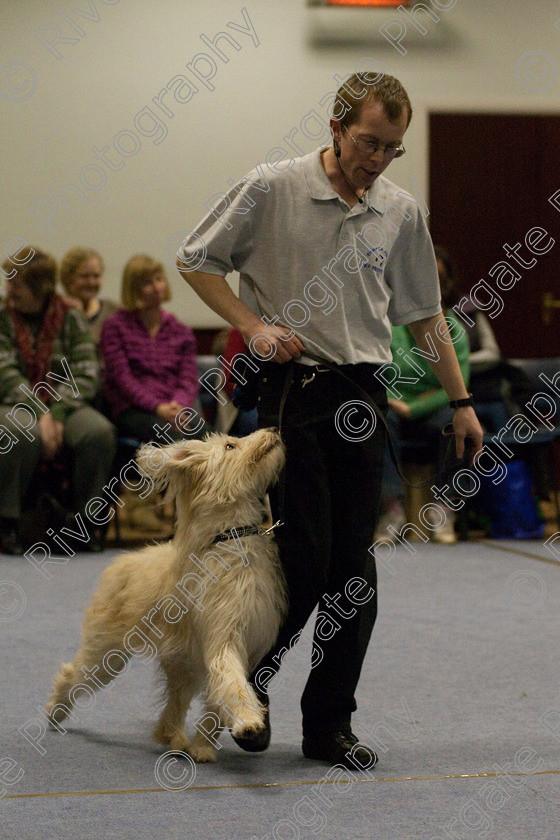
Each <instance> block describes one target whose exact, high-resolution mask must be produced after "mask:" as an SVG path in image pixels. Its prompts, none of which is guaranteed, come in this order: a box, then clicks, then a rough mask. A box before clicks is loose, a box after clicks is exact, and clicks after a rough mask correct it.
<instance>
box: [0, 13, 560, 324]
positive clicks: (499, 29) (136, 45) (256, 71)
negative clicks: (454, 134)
mask: <svg viewBox="0 0 560 840" xmlns="http://www.w3.org/2000/svg"><path fill="white" fill-rule="evenodd" d="M426 3H427V4H428V6H429V8H431V10H432V15H433V16H435V17H438V18H439V20H438V21H433V20H431V19H430V18H428V16H427V15H426V14H422V15H419V16H418V17H417V18H415V20H416V24H417V26H420V25H421V23H423V24H425V27H426V29H428V32H427V34H422V33H421V32H419V31H417V28H415V27H414V25H413V24H412V22H411V20H410V19H408V20H407V19H406V17H402V16H400V15H399V14H398V13H397V12H395V11H394V10H393V11H391V12H388V13H384V12H380V11H379V10H354V11H344V10H338V9H318V8H307V7H306V6H305V2H304V0H238V1H237V0H235V1H233V0H204V2H202V0H198V2H195V0H160V2H153V0H117V2H115V0H105V2H103V0H89V2H88V0H42V2H40V3H38V2H34V0H2V3H1V4H0V44H1V51H0V56H1V58H0V125H1V126H2V128H1V139H0V159H1V167H2V200H1V202H0V252H1V253H2V255H4V254H5V253H6V250H7V248H8V247H9V243H10V241H11V240H13V239H14V238H17V237H19V238H21V239H23V240H25V241H26V242H28V243H30V244H32V245H36V246H38V247H41V248H43V249H45V250H48V251H50V252H51V253H52V254H54V256H55V257H57V258H60V257H61V256H62V255H63V254H64V253H65V251H66V250H67V249H68V248H70V247H72V246H74V245H78V244H84V245H89V246H92V247H95V248H97V249H98V250H100V251H101V252H102V253H103V254H104V256H105V258H106V263H107V274H106V292H107V294H108V295H109V296H112V297H117V298H118V295H119V288H120V273H121V270H122V266H123V264H124V262H125V261H126V259H127V258H128V257H129V256H131V255H132V254H133V253H136V252H138V251H144V252H148V253H150V254H152V255H154V256H156V257H158V258H160V259H162V260H166V261H167V262H168V264H169V265H170V268H169V272H170V276H171V277H172V280H173V289H174V298H173V300H172V302H171V304H170V308H171V309H172V310H173V311H175V312H176V313H177V314H179V315H180V316H181V317H182V318H184V319H185V320H186V321H188V322H190V323H191V324H192V325H194V326H205V325H216V324H218V323H219V320H218V319H217V318H216V316H214V315H213V313H211V312H210V311H209V310H207V309H206V307H205V306H204V305H203V304H202V303H200V302H199V301H198V299H197V298H196V297H195V296H194V294H193V293H192V292H191V291H190V290H189V289H187V288H186V286H185V284H184V283H183V282H182V281H181V279H180V278H179V277H178V275H177V276H175V273H174V269H173V268H172V267H171V262H170V261H171V257H170V253H171V252H172V250H173V249H172V247H171V245H170V242H174V241H176V240H177V239H178V238H180V236H181V234H182V233H183V232H188V231H190V230H191V229H192V228H193V226H194V225H195V224H196V222H197V221H198V220H199V219H200V218H201V216H202V215H203V214H204V212H205V207H204V204H205V202H206V201H208V200H209V198H210V197H211V196H212V195H214V194H215V193H218V192H222V191H224V190H226V189H227V188H228V181H230V180H232V179H237V178H239V177H240V176H241V175H243V174H244V173H245V172H246V171H247V170H248V169H250V168H251V167H253V166H254V165H255V164H256V163H257V162H258V161H263V160H265V159H266V156H267V154H268V153H269V151H270V150H271V149H273V148H274V147H277V146H283V147H284V148H287V147H286V144H285V141H283V138H284V137H285V136H287V135H289V134H290V133H291V132H292V130H293V129H295V128H297V129H298V133H297V134H293V133H292V138H293V139H294V140H295V141H296V142H298V143H300V145H301V148H302V149H303V151H305V152H307V151H310V150H311V149H313V148H314V147H315V146H316V145H318V142H319V141H316V140H313V139H312V138H310V137H305V136H304V134H303V133H302V127H301V123H302V120H304V118H305V116H306V115H309V114H310V112H311V111H312V110H314V111H315V112H316V113H317V114H318V115H320V116H321V117H324V116H325V113H326V105H321V104H320V102H321V99H322V98H323V97H324V96H325V95H326V94H327V93H328V92H329V91H332V90H334V89H335V88H336V86H337V83H336V81H335V80H334V78H333V77H334V74H337V73H338V74H345V73H349V72H352V71H353V70H354V69H355V68H356V67H357V66H358V64H359V63H360V62H363V61H365V60H366V59H371V63H370V64H369V65H368V64H367V62H366V64H365V65H362V66H369V67H373V66H379V67H380V68H382V69H383V70H384V71H385V72H388V73H391V74H393V75H396V76H397V77H399V78H400V79H401V81H402V82H403V83H404V85H405V87H406V88H407V90H408V92H409V94H410V97H411V99H412V102H413V106H414V108H415V117H414V119H413V122H412V125H411V127H410V129H409V131H408V134H407V136H406V140H405V145H406V146H407V149H408V150H409V151H408V154H407V155H405V157H404V158H402V160H398V161H395V162H394V163H393V164H392V166H391V169H390V170H389V173H388V174H389V176H390V177H392V178H393V180H395V181H396V182H397V183H399V184H400V185H402V186H403V187H404V188H405V189H408V190H411V189H417V188H419V189H420V190H421V191H422V192H423V193H424V195H426V193H427V161H428V148H427V126H426V118H427V113H428V111H429V110H430V109H440V110H441V109H453V110H455V109H460V110H469V109H476V110H496V111H503V110H514V111H521V112H523V111H529V112H535V111H547V112H548V111H555V110H556V109H558V108H559V106H558V103H559V101H560V89H559V88H560V81H559V79H558V78H557V76H556V73H557V69H558V67H560V8H559V7H558V4H557V2H555V0H531V1H530V2H520V0H492V2H489V0H455V2H453V0H431V3H430V2H429V0H426ZM243 9H245V13H244V12H243ZM77 10H81V12H82V15H80V14H79V13H78V11H77ZM97 18H98V19H97ZM399 19H400V20H401V24H400V26H399V24H397V23H396V22H395V21H396V20H399ZM555 24H557V25H556V26H555ZM405 25H406V33H405V34H403V35H402V39H401V40H400V42H399V43H398V44H397V43H395V41H396V40H397V36H399V35H401V33H402V32H403V31H404V26H405ZM384 26H385V32H386V33H387V35H390V36H392V37H393V42H390V41H389V40H388V39H387V38H386V37H384V36H383V34H382V33H381V31H380V29H381V28H382V27H384ZM242 29H244V30H248V31H241V30H242ZM220 31H224V32H227V33H229V34H230V35H231V36H233V38H234V39H235V41H236V42H237V44H238V46H239V49H238V50H236V49H235V48H234V46H233V45H232V44H231V43H227V42H226V41H225V40H222V41H221V42H219V43H218V44H217V46H218V48H220V49H221V50H222V51H223V53H224V55H225V56H226V57H227V58H228V61H227V63H226V62H225V61H224V60H222V59H221V58H219V57H218V56H217V55H215V53H213V51H212V48H211V47H210V46H208V44H207V43H205V42H204V40H203V39H202V38H201V35H204V36H207V37H208V38H213V36H214V35H215V34H216V33H218V32H220ZM60 39H62V41H60ZM57 41H58V42H57ZM257 41H258V44H257V43H256V42H257ZM55 42H57V43H55ZM197 56H198V57H197ZM204 56H210V57H212V59H213V64H214V67H215V75H214V77H213V79H212V80H210V81H209V82H208V85H210V86H213V87H214V90H210V89H209V87H208V86H206V85H205V84H203V83H202V82H201V81H200V79H199V80H198V81H196V76H195V75H194V74H193V70H194V72H195V73H196V71H198V72H199V74H200V75H204V74H206V73H210V72H213V70H214V67H212V63H211V62H210V61H209V60H208V59H207V58H205V57H204ZM189 63H190V64H192V65H193V68H192V69H187V67H186V65H187V64H189ZM180 75H184V77H185V79H186V80H187V81H185V82H184V83H183V86H182V88H181V89H179V87H178V86H179V85H180V84H181V79H178V78H176V77H178V76H180ZM173 79H175V81H174V82H172V80H173ZM170 83H171V84H170ZM166 86H170V87H171V88H172V92H171V93H168V94H167V95H166V96H165V97H163V98H162V97H161V95H160V91H162V89H163V88H164V87H166ZM195 87H198V92H195ZM173 90H175V92H176V93H178V94H180V95H182V96H183V98H184V99H188V96H189V92H190V94H191V97H192V98H191V99H190V100H189V101H184V102H183V103H179V102H177V101H176V100H175V99H174V98H173ZM158 95H160V102H161V108H158V107H157V106H156V105H155V104H154V102H153V101H152V100H153V98H154V97H158ZM148 108H150V110H147V109H148ZM162 109H163V110H162ZM154 115H157V118H158V121H157V122H156V121H155V120H154ZM171 115H173V116H171ZM304 126H305V127H306V130H307V133H308V134H311V133H313V131H314V130H317V132H319V131H320V124H319V123H318V122H317V121H315V122H313V120H312V119H311V116H309V117H308V119H307V121H306V122H304ZM121 132H125V134H122V133H121ZM126 132H128V133H126ZM131 132H132V133H131ZM150 134H152V135H153V136H152V137H149V136H147V135H150ZM135 137H136V140H135ZM325 139H326V134H323V136H322V137H321V138H320V141H323V140H325ZM114 142H116V143H117V146H119V144H120V149H121V151H120V152H117V151H115V149H114V147H113V144H114ZM139 143H140V144H141V145H138V144H139ZM106 146H109V148H110V151H108V152H106V153H105V152H103V149H104V147H106ZM94 147H96V148H97V149H99V150H101V151H98V152H97V153H96V152H94V150H93V149H94ZM528 152H529V150H527V149H520V148H517V147H516V145H515V138H513V137H512V138H511V146H510V147H509V148H507V149H504V154H506V155H507V156H509V157H510V158H511V171H512V177H515V169H516V167H518V166H530V165H531V161H532V160H533V157H532V156H531V155H530V154H529V153H528ZM127 153H128V155H129V156H126V155H127ZM449 153H450V154H456V155H460V153H461V150H460V149H450V150H449ZM96 154H97V155H98V157H96ZM482 154H483V150H482V149H481V155H482ZM103 156H105V158H104V160H101V159H100V158H101V157H103ZM117 167H120V168H119V169H117ZM80 178H82V179H83V180H84V181H85V182H86V183H87V184H89V186H84V185H83V184H82V183H81V182H80ZM103 179H105V181H104V183H101V182H102V181H103ZM97 183H98V184H99V189H93V187H94V186H96V184H97ZM559 187H560V185H559ZM64 188H66V190H67V191H66V193H65V194H64V195H61V191H62V190H63V189H64ZM78 190H80V191H81V194H80V193H79V192H78ZM520 199H522V197H520ZM512 212H514V209H513V208H512Z"/></svg>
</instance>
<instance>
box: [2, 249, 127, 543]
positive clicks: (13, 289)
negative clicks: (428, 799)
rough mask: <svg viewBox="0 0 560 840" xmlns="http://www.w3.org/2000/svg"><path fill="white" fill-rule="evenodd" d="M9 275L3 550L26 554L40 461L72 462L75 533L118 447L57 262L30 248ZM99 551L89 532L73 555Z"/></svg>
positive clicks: (11, 263)
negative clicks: (28, 511) (23, 521)
mask: <svg viewBox="0 0 560 840" xmlns="http://www.w3.org/2000/svg"><path fill="white" fill-rule="evenodd" d="M3 268H4V272H5V274H6V277H7V298H6V301H5V304H4V306H3V307H2V309H0V551H2V552H3V553H7V554H23V553H24V547H23V544H22V534H21V533H20V532H19V524H20V517H21V510H22V503H23V500H24V498H25V495H26V492H27V490H28V487H29V484H30V482H31V479H32V477H33V474H34V472H35V470H36V468H37V466H38V465H39V462H40V461H41V459H44V460H46V461H54V460H55V459H60V458H65V457H66V456H67V457H68V461H69V465H70V475H71V490H70V494H71V503H70V507H71V511H68V519H69V524H71V525H73V526H74V529H76V521H75V519H74V516H73V514H74V515H75V514H78V513H79V514H83V513H84V512H85V509H86V505H87V503H88V501H89V500H90V499H91V498H93V497H94V496H96V495H97V494H98V493H99V492H100V491H101V489H102V487H103V484H104V483H105V482H106V480H107V479H108V477H109V475H110V471H111V466H112V462H113V457H114V454H115V446H116V441H115V431H114V427H113V425H112V424H111V423H110V422H109V421H108V420H107V419H106V418H105V417H103V415H102V414H100V413H99V412H98V411H96V410H95V409H93V408H92V407H91V406H90V405H89V404H88V401H89V400H91V399H92V398H93V397H94V396H95V393H96V391H97V387H98V364H97V359H96V352H95V347H94V344H93V341H92V339H91V337H90V334H89V330H88V327H87V324H86V322H85V320H84V317H83V315H82V314H81V313H80V312H78V311H77V310H76V309H74V308H71V307H70V305H69V303H68V302H66V301H64V300H63V298H62V297H60V295H57V294H56V293H55V285H56V263H55V261H54V259H53V258H52V257H51V256H49V255H48V254H45V253H42V252H41V251H39V250H37V249H35V248H30V247H26V248H24V249H21V250H20V251H19V252H18V253H17V254H16V255H13V256H12V257H11V258H10V260H8V261H6V262H5V263H4V266H3ZM79 533H80V528H79V527H78V528H77V534H78V535H79ZM45 541H48V539H47V536H46V535H45ZM71 542H72V539H71V538H70V543H71ZM101 547H102V546H101V544H100V540H99V534H98V533H94V534H93V535H92V536H90V534H89V533H88V539H87V540H80V541H79V546H78V545H76V546H75V547H74V548H75V550H90V551H91V550H100V549H101Z"/></svg>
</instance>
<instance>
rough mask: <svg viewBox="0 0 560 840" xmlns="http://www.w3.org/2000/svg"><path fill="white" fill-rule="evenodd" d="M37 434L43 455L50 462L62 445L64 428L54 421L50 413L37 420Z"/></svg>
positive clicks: (58, 421)
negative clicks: (38, 433)
mask: <svg viewBox="0 0 560 840" xmlns="http://www.w3.org/2000/svg"><path fill="white" fill-rule="evenodd" d="M39 432H40V434H41V442H42V444H43V455H44V457H45V458H46V459H47V460H48V461H52V459H53V458H54V456H55V455H56V453H57V452H58V451H59V450H60V449H61V448H62V444H63V443H64V426H63V424H62V423H61V422H60V420H55V419H54V417H53V416H52V414H51V413H50V411H47V413H46V414H43V415H42V416H41V417H40V418H39Z"/></svg>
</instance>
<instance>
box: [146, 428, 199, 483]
mask: <svg viewBox="0 0 560 840" xmlns="http://www.w3.org/2000/svg"><path fill="white" fill-rule="evenodd" d="M200 444H201V441H189V442H187V441H185V442H183V443H172V444H169V445H168V446H160V445H159V444H158V443H147V444H145V445H144V446H143V447H142V448H141V449H140V451H139V452H138V454H137V456H136V461H137V463H138V466H139V467H140V469H141V470H142V472H144V473H146V475H148V476H149V477H150V478H151V479H152V481H153V483H154V489H155V490H156V491H157V492H161V491H163V490H165V489H166V488H169V490H170V491H171V493H172V495H174V492H173V486H172V485H173V484H174V483H175V481H174V480H175V479H181V478H186V477H187V475H188V474H189V473H191V472H192V473H193V474H194V473H196V467H197V465H200V462H201V452H200Z"/></svg>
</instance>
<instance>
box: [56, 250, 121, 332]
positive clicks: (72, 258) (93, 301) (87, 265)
mask: <svg viewBox="0 0 560 840" xmlns="http://www.w3.org/2000/svg"><path fill="white" fill-rule="evenodd" d="M104 272H105V263H104V262H103V258H102V256H101V255H100V254H98V253H97V251H94V250H93V249H92V248H72V250H70V251H68V253H66V254H65V255H64V256H63V258H62V261H61V263H60V282H61V283H62V286H63V287H64V290H65V292H66V294H67V295H68V298H69V299H71V301H72V303H73V304H74V305H75V306H76V307H77V308H79V309H81V310H82V312H83V313H84V317H85V319H86V321H87V323H88V327H89V331H90V334H91V337H92V338H93V341H94V344H95V346H96V347H97V346H98V345H99V339H100V338H101V327H102V326H103V324H104V323H105V321H106V320H107V318H110V317H111V315H114V314H115V312H116V311H117V309H118V308H119V305H118V303H115V301H112V300H108V299H106V298H101V297H99V293H100V292H101V288H102V285H103V274H104Z"/></svg>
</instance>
